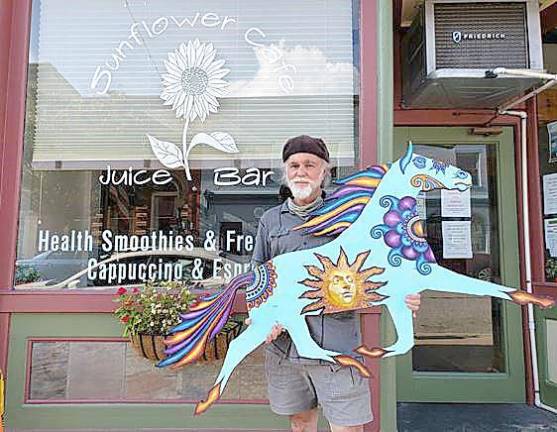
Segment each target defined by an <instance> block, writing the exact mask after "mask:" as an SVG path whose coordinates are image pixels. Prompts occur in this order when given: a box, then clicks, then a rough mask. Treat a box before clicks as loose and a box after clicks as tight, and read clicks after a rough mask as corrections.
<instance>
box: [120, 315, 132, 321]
mask: <svg viewBox="0 0 557 432" xmlns="http://www.w3.org/2000/svg"><path fill="white" fill-rule="evenodd" d="M129 320H130V316H129V315H124V316H123V317H122V319H121V320H120V321H122V322H123V323H127V322H128V321H129Z"/></svg>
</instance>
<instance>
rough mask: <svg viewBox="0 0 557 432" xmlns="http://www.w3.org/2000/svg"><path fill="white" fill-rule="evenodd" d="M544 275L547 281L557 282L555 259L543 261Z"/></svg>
mask: <svg viewBox="0 0 557 432" xmlns="http://www.w3.org/2000/svg"><path fill="white" fill-rule="evenodd" d="M545 277H546V280H547V281H549V282H557V259H555V258H549V259H548V260H547V261H546V263H545Z"/></svg>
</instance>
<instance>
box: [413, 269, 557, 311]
mask: <svg viewBox="0 0 557 432" xmlns="http://www.w3.org/2000/svg"><path fill="white" fill-rule="evenodd" d="M432 270H433V271H432V273H431V274H430V275H429V276H426V277H425V278H424V281H423V285H424V289H431V290H434V291H446V292H454V293H463V294H473V295H479V296H486V295H487V296H491V297H498V298H502V299H505V300H512V301H513V302H515V303H518V304H520V305H525V304H528V303H533V304H535V305H537V306H540V307H542V308H547V307H551V306H553V305H554V303H555V302H554V301H553V300H552V299H549V298H545V297H540V296H536V295H533V294H530V293H528V292H526V291H523V290H519V289H515V288H509V287H505V286H503V285H498V284H495V283H493V282H488V281H483V280H480V279H476V278H472V277H469V276H465V275H462V274H460V273H456V272H453V271H451V270H448V269H446V268H443V267H441V266H439V265H435V266H432Z"/></svg>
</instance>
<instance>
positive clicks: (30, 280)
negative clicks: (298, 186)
mask: <svg viewBox="0 0 557 432" xmlns="http://www.w3.org/2000/svg"><path fill="white" fill-rule="evenodd" d="M32 5H33V9H32V10H33V12H32V14H33V16H32V34H31V44H30V55H29V76H28V96H27V113H26V130H25V148H24V168H23V178H22V190H21V205H20V224H19V227H20V228H19V238H18V249H17V255H18V260H17V266H16V278H15V286H16V288H18V289H74V288H82V289H83V288H89V289H91V288H104V287H110V286H114V285H119V286H120V285H127V284H135V283H140V282H143V281H146V280H148V279H159V280H162V279H172V280H186V281H191V282H195V283H196V284H197V285H198V286H199V285H203V286H205V287H217V286H220V285H221V284H222V283H223V281H225V280H227V279H230V278H231V277H233V276H234V275H237V274H239V273H242V272H244V271H245V270H246V269H247V268H248V266H249V261H250V256H251V252H252V249H253V240H254V237H255V232H256V229H257V223H258V220H259V218H260V217H261V215H262V213H263V212H264V211H265V210H266V209H268V208H270V207H271V206H273V205H276V204H278V203H279V202H280V197H279V186H280V183H281V159H280V153H281V148H282V145H283V143H284V142H285V141H286V140H287V139H288V138H289V137H292V136H296V135H300V134H308V135H313V136H319V137H322V138H323V139H324V140H325V142H326V143H327V144H328V146H329V149H330V153H331V162H332V167H333V173H334V175H344V174H346V173H348V172H350V171H352V170H353V169H354V166H355V164H356V161H357V160H358V154H357V153H358V133H357V131H358V103H359V100H358V93H359V75H358V67H359V65H358V58H359V41H358V34H359V5H358V2H357V0H328V1H327V2H322V1H318V0H284V1H281V2H277V3H276V4H274V5H273V4H271V3H269V4H266V5H265V8H262V7H260V2H259V1H256V0H235V1H234V0H228V1H198V0H193V1H189V2H187V3H184V2H183V1H178V0H157V1H153V0H151V1H149V0H124V1H123V0H100V1H95V2H91V1H86V0H76V1H73V2H72V7H71V8H69V7H68V3H67V2H66V1H62V0H34V1H33V4H32Z"/></svg>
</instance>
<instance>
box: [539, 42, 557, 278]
mask: <svg viewBox="0 0 557 432" xmlns="http://www.w3.org/2000/svg"><path fill="white" fill-rule="evenodd" d="M556 42H557V33H556V32H555V31H553V32H549V33H548V34H547V35H546V36H545V38H544V44H543V50H544V66H545V67H546V68H547V69H548V70H555V67H556V66H557V44H556ZM556 101H557V91H556V90H555V88H551V89H548V90H545V91H544V92H542V93H541V94H540V95H539V96H538V144H539V149H538V152H539V163H540V175H541V178H540V182H541V186H540V188H541V191H542V211H543V231H544V273H545V281H546V282H551V283H557V110H556V109H555V102H556Z"/></svg>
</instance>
